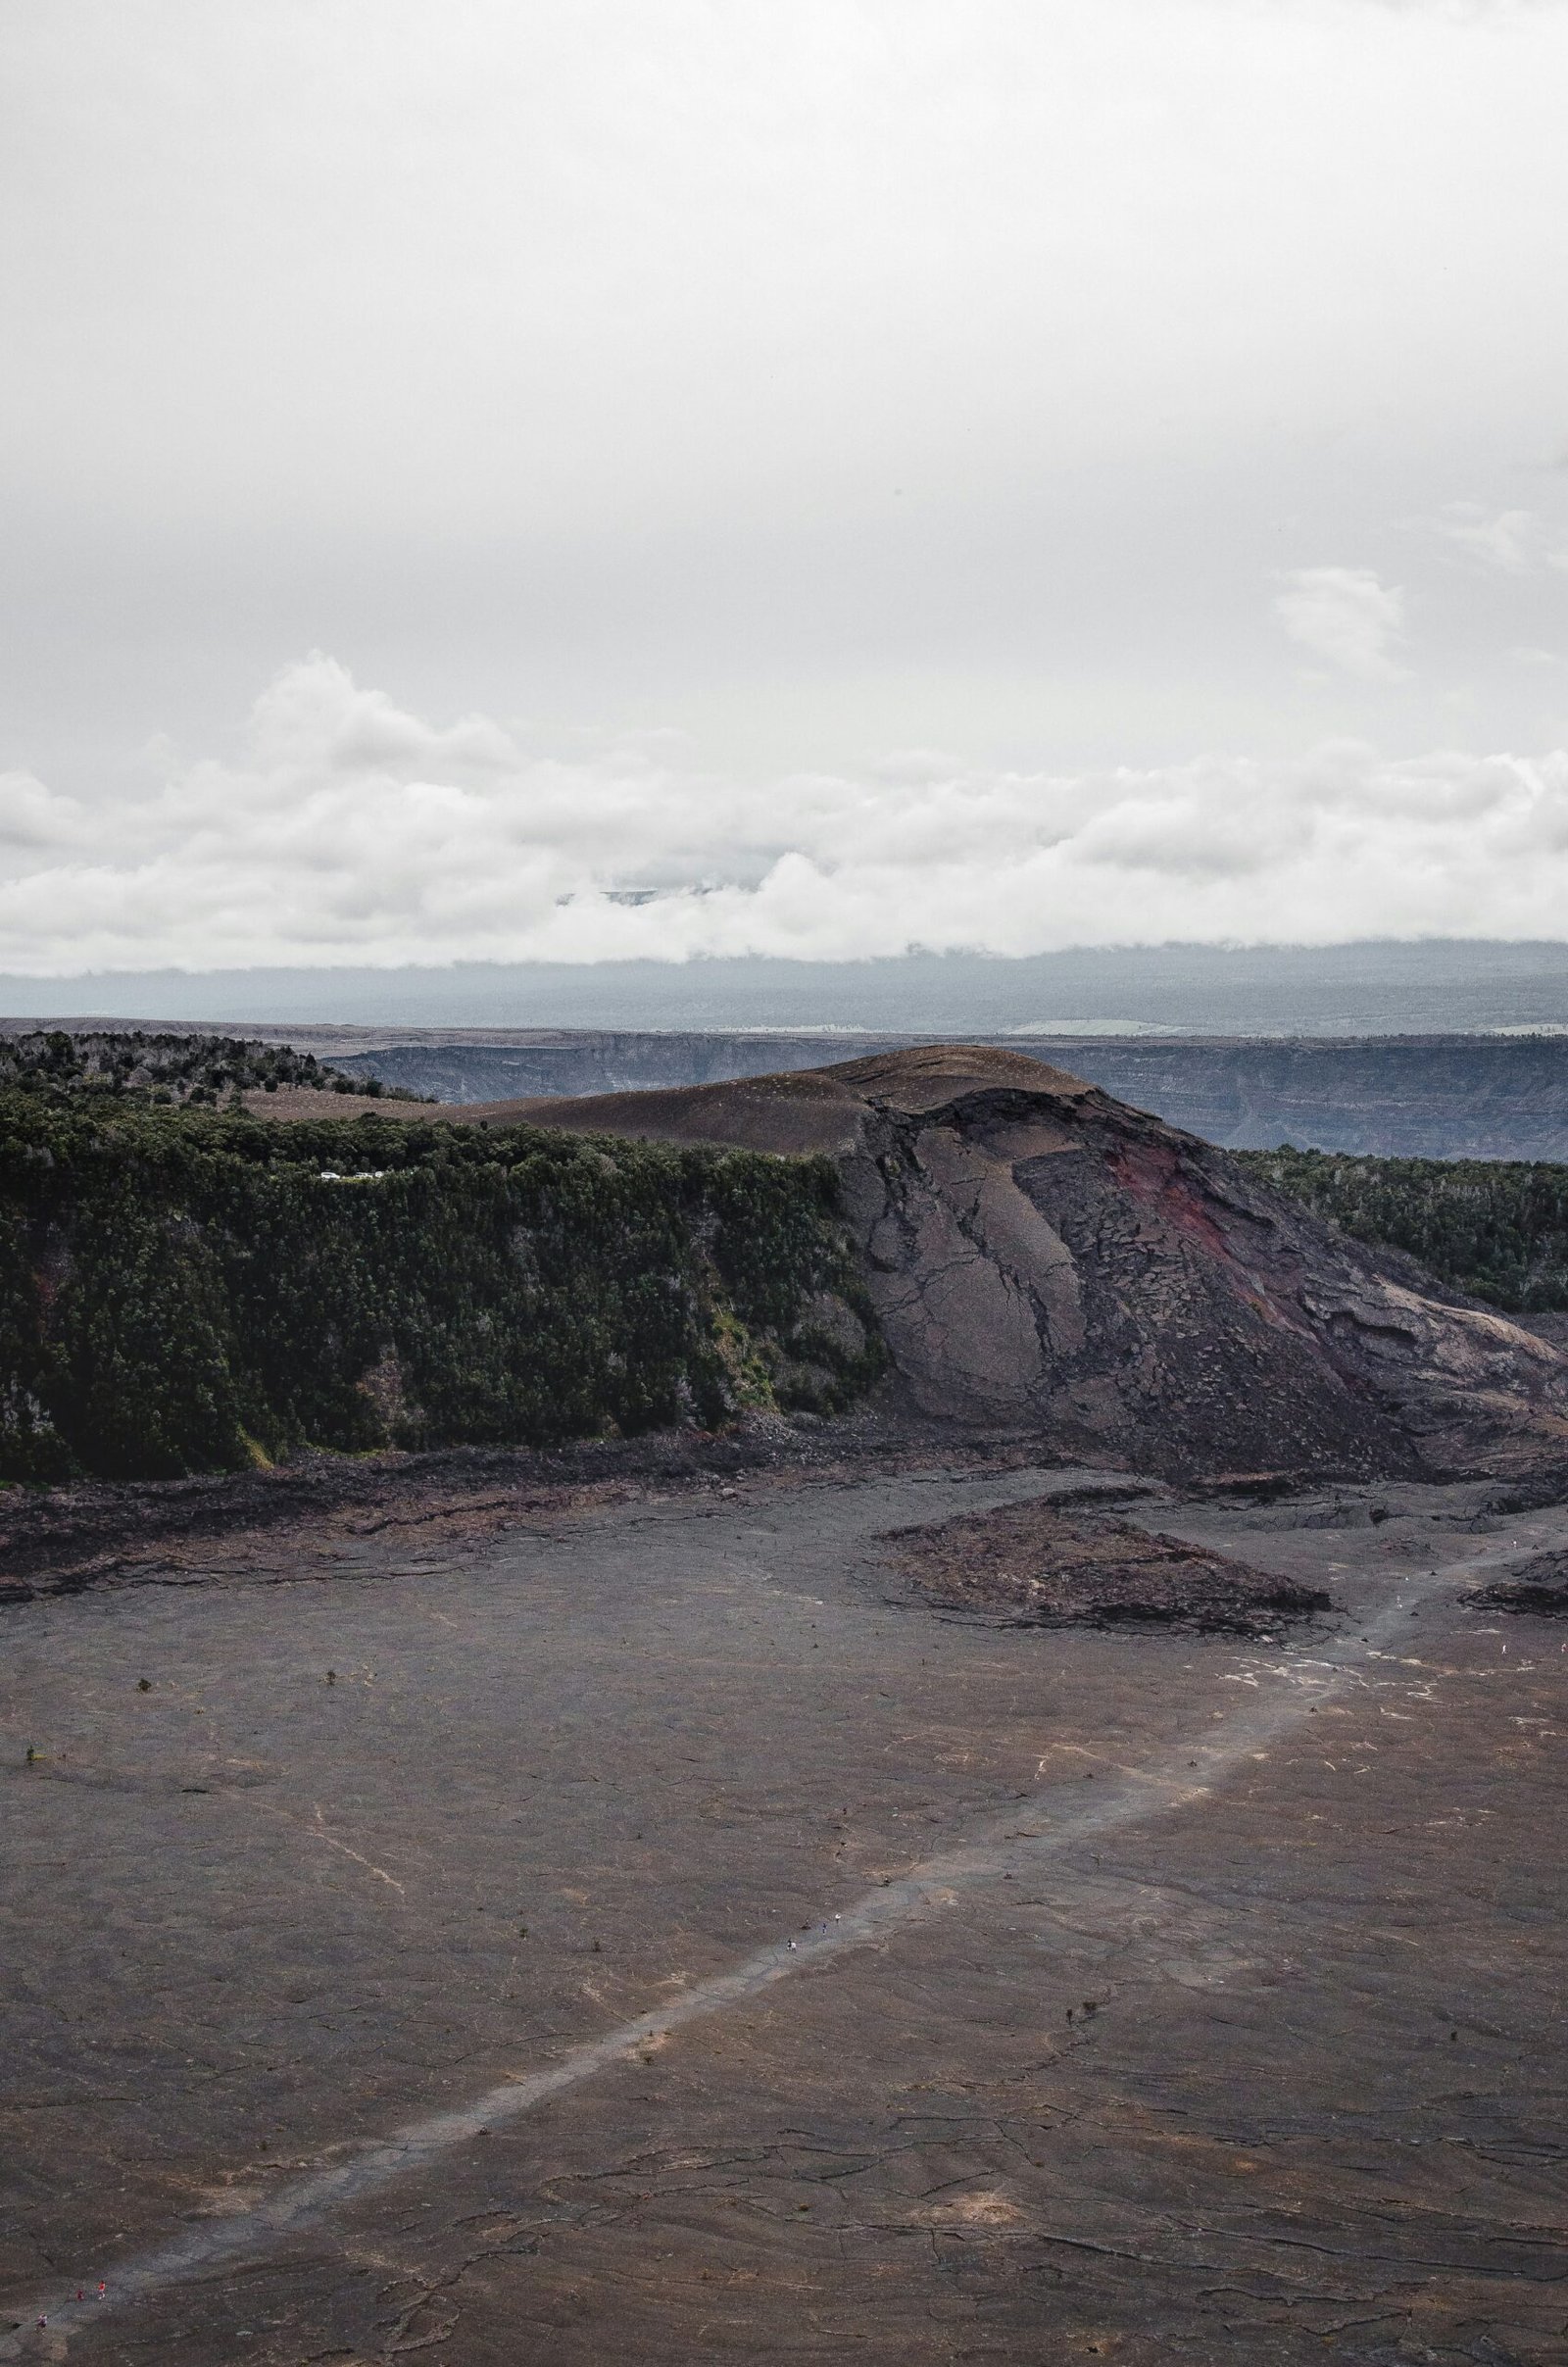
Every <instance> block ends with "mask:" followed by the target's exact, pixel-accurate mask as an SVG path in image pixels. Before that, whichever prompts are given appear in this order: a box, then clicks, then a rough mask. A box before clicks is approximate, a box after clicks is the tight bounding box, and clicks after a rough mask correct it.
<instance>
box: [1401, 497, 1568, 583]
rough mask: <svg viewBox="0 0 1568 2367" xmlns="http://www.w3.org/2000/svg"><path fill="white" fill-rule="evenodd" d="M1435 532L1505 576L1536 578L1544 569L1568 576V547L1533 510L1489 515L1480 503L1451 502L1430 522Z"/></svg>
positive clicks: (1476, 561)
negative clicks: (1551, 568)
mask: <svg viewBox="0 0 1568 2367" xmlns="http://www.w3.org/2000/svg"><path fill="white" fill-rule="evenodd" d="M1431 524H1432V528H1433V531H1434V532H1435V533H1437V534H1439V535H1441V537H1442V538H1443V540H1444V541H1445V542H1446V543H1448V544H1449V545H1450V546H1451V547H1452V548H1453V549H1454V550H1456V551H1458V552H1460V553H1462V555H1463V556H1464V557H1465V558H1466V559H1468V560H1471V561H1473V562H1474V563H1475V564H1476V565H1477V566H1478V567H1492V568H1495V569H1496V570H1497V571H1498V572H1499V573H1500V574H1504V575H1533V574H1535V573H1536V572H1537V570H1538V569H1539V568H1541V567H1555V568H1557V569H1558V570H1559V571H1561V572H1568V547H1564V546H1563V545H1562V544H1561V543H1560V542H1559V541H1558V540H1556V539H1555V538H1554V529H1553V528H1552V527H1551V526H1549V525H1548V524H1547V523H1546V521H1545V519H1544V518H1538V517H1537V515H1536V513H1535V512H1534V511H1533V510H1499V511H1496V512H1490V511H1487V510H1485V509H1483V508H1482V506H1481V504H1480V503H1479V502H1448V503H1446V505H1445V507H1444V508H1443V509H1442V510H1441V511H1440V512H1439V513H1438V516H1437V517H1436V518H1433V519H1432V520H1431Z"/></svg>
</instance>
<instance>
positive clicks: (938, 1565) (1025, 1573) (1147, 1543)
mask: <svg viewBox="0 0 1568 2367" xmlns="http://www.w3.org/2000/svg"><path fill="white" fill-rule="evenodd" d="M887 1543H888V1544H889V1545H891V1546H892V1547H893V1548H894V1549H895V1551H894V1553H893V1556H892V1558H893V1563H894V1567H895V1568H896V1569H897V1570H898V1571H899V1573H900V1574H901V1575H902V1576H903V1577H905V1578H906V1579H907V1581H908V1582H909V1584H910V1585H911V1587H912V1588H913V1590H914V1591H915V1593H916V1594H917V1595H919V1596H920V1597H921V1599H922V1600H923V1601H925V1602H927V1603H932V1604H933V1605H935V1606H936V1607H937V1608H939V1609H942V1610H949V1611H967V1612H973V1613H976V1614H979V1615H982V1616H985V1617H989V1618H994V1619H1000V1620H1001V1621H1003V1622H1004V1623H1005V1625H1007V1626H1010V1627H1118V1626H1141V1627H1152V1626H1160V1627H1172V1628H1183V1629H1188V1630H1192V1629H1199V1630H1204V1631H1207V1632H1210V1633H1216V1632H1217V1633H1223V1634H1229V1635H1254V1636H1261V1635H1268V1634H1272V1633H1273V1632H1274V1631H1275V1629H1277V1627H1278V1625H1279V1623H1280V1621H1281V1620H1282V1619H1286V1618H1302V1617H1306V1616H1308V1615H1310V1614H1311V1613H1313V1612H1315V1611H1326V1610H1329V1609H1331V1608H1332V1607H1333V1605H1332V1603H1331V1602H1330V1599H1329V1597H1328V1596H1327V1595H1326V1594H1324V1593H1322V1592H1321V1591H1320V1590H1319V1589H1318V1588H1316V1587H1309V1586H1301V1585H1299V1584H1298V1582H1297V1581H1296V1580H1295V1579H1292V1578H1285V1577H1281V1576H1280V1575H1278V1574H1277V1573H1275V1572H1272V1571H1268V1570H1257V1569H1252V1568H1250V1566H1249V1564H1248V1563H1246V1562H1244V1561H1235V1560H1232V1559H1231V1557H1230V1556H1229V1555H1228V1554H1224V1553H1215V1552H1212V1551H1209V1550H1200V1549H1197V1548H1195V1547H1193V1546H1191V1545H1187V1544H1184V1543H1183V1542H1182V1541H1181V1540H1180V1539H1179V1538H1172V1537H1161V1536H1158V1535H1151V1534H1150V1533H1149V1532H1148V1531H1147V1530H1145V1529H1137V1528H1134V1527H1133V1526H1132V1525H1131V1523H1130V1522H1128V1521H1125V1520H1116V1519H1114V1518H1110V1517H1107V1516H1105V1515H1098V1516H1097V1515H1093V1514H1091V1515H1089V1516H1087V1517H1086V1516H1084V1515H1081V1514H1080V1515H1073V1514H1069V1513H1065V1512H1060V1511H1057V1510H1056V1509H1055V1508H1054V1506H1053V1505H1052V1504H1050V1503H1049V1502H1044V1503H1031V1504H1006V1505H1004V1506H1003V1507H1002V1508H1001V1509H1000V1510H998V1511H995V1512H988V1513H983V1514H981V1515H980V1516H978V1517H970V1516H968V1515H960V1517H959V1518H957V1519H956V1520H943V1521H936V1522H934V1523H932V1524H931V1525H929V1526H926V1527H921V1528H912V1529H896V1530H892V1531H890V1532H889V1535H888V1538H887Z"/></svg>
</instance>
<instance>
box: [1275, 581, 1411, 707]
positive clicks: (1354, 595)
mask: <svg viewBox="0 0 1568 2367" xmlns="http://www.w3.org/2000/svg"><path fill="white" fill-rule="evenodd" d="M1285 587H1286V588H1285V590H1284V591H1283V592H1281V593H1280V594H1279V596H1278V598H1277V599H1276V600H1275V603H1274V613H1275V615H1276V616H1278V617H1279V620H1280V622H1281V624H1283V626H1284V627H1285V630H1286V631H1287V633H1289V635H1290V637H1291V639H1292V640H1293V641H1297V642H1299V644H1300V646H1301V647H1302V648H1303V649H1309V650H1311V651H1312V653H1313V654H1314V656H1316V657H1319V658H1328V659H1331V660H1332V662H1333V663H1334V664H1335V665H1336V666H1343V667H1344V669H1345V671H1346V672H1347V673H1349V674H1355V675H1356V676H1358V678H1359V679H1360V680H1361V681H1363V682H1401V681H1403V680H1404V679H1405V678H1406V675H1405V669H1404V668H1403V667H1402V666H1397V665H1396V664H1395V662H1394V660H1393V658H1392V657H1391V656H1390V654H1389V645H1390V643H1391V642H1397V641H1398V640H1399V639H1400V638H1401V636H1402V634H1403V630H1404V594H1403V592H1402V591H1401V590H1400V589H1399V588H1398V587H1397V586H1396V585H1389V584H1384V583H1381V582H1380V581H1379V579H1378V577H1377V575H1376V574H1375V573H1374V571H1373V570H1372V568H1371V567H1297V568H1294V569H1293V570H1292V572H1291V573H1290V574H1289V575H1287V576H1286V578H1285Z"/></svg>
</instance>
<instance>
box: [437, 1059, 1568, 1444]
mask: <svg viewBox="0 0 1568 2367" xmlns="http://www.w3.org/2000/svg"><path fill="white" fill-rule="evenodd" d="M464 1115H465V1116H466V1117H470V1118H472V1119H475V1120H478V1121H482V1122H484V1121H487V1122H489V1123H492V1124H494V1123H502V1122H506V1121H507V1120H509V1119H510V1120H517V1119H524V1118H525V1119H527V1120H528V1121H529V1122H530V1123H532V1124H535V1125H549V1126H561V1127H569V1128H571V1129H572V1130H574V1131H583V1132H591V1133H603V1134H614V1135H629V1136H634V1137H645V1138H649V1139H656V1140H665V1141H680V1142H718V1143H733V1144H744V1145H746V1146H748V1147H750V1148H752V1149H757V1150H766V1151H773V1152H785V1153H789V1152H795V1153H801V1152H808V1151H812V1152H816V1151H826V1152H829V1153H831V1154H832V1155H833V1156H834V1157H835V1158H836V1159H838V1162H839V1165H840V1170H841V1173H842V1176H843V1182H844V1192H845V1198H846V1202H847V1205H848V1207H849V1209H850V1211H851V1215H852V1219H853V1224H854V1229H855V1233H856V1236H857V1239H858V1243H859V1245H860V1249H861V1253H862V1256H863V1257H864V1260H865V1268H866V1272H867V1275H868V1278H869V1283H870V1289H871V1294H872V1299H873V1302H874V1306H875V1309H876V1312H877V1315H878V1318H879V1320H880V1322H881V1325H882V1329H883V1332H884V1335H885V1338H886V1342H887V1345H888V1348H889V1350H890V1352H891V1355H892V1359H893V1363H894V1366H895V1368H896V1374H897V1383H896V1386H897V1389H898V1390H899V1392H900V1393H901V1394H902V1396H903V1399H904V1401H905V1402H906V1403H907V1405H910V1406H911V1407H912V1408H914V1409H916V1410H918V1411H919V1412H921V1413H923V1414H925V1415H928V1416H935V1417H939V1418H943V1419H947V1420H956V1421H958V1422H962V1423H967V1424H971V1425H974V1426H977V1427H986V1428H990V1429H993V1430H995V1429H999V1428H1011V1429H1016V1430H1019V1431H1023V1432H1027V1433H1030V1434H1032V1435H1035V1436H1038V1437H1041V1438H1043V1439H1045V1440H1047V1441H1049V1442H1050V1443H1051V1445H1052V1446H1053V1447H1054V1448H1055V1449H1057V1450H1059V1451H1061V1452H1064V1453H1070V1454H1072V1455H1084V1456H1086V1457H1089V1458H1092V1459H1097V1460H1101V1461H1103V1460H1106V1459H1107V1458H1109V1459H1113V1460H1116V1461H1118V1462H1120V1463H1122V1464H1124V1465H1128V1466H1132V1467H1136V1468H1141V1469H1146V1470H1152V1471H1160V1472H1169V1473H1173V1474H1175V1473H1182V1474H1187V1475H1196V1474H1202V1473H1216V1472H1224V1471H1260V1470H1311V1469H1318V1470H1326V1469H1334V1470H1342V1471H1346V1472H1362V1473H1369V1474H1370V1473H1374V1472H1381V1473H1397V1472H1401V1471H1404V1472H1412V1473H1414V1472H1418V1471H1421V1470H1423V1469H1425V1470H1445V1469H1463V1468H1473V1467H1476V1465H1477V1464H1478V1462H1485V1461H1487V1460H1488V1459H1491V1460H1493V1461H1496V1460H1497V1459H1498V1458H1501V1459H1504V1460H1506V1459H1507V1458H1508V1457H1509V1456H1510V1455H1515V1456H1517V1455H1526V1454H1534V1455H1539V1454H1541V1453H1543V1452H1559V1453H1560V1452H1561V1449H1562V1447H1563V1444H1564V1442H1565V1440H1568V1358H1565V1356H1563V1355H1562V1354H1560V1353H1559V1352H1558V1350H1557V1349H1555V1348H1554V1347H1553V1346H1552V1345H1550V1344H1549V1343H1548V1342H1546V1341H1544V1340H1543V1339H1541V1338H1539V1337H1537V1336H1536V1335H1534V1334H1532V1333H1530V1332H1528V1331H1525V1330H1523V1329H1521V1328H1520V1327H1519V1326H1518V1325H1517V1324H1514V1323H1511V1322H1509V1321H1507V1320H1506V1319H1505V1318H1504V1317H1502V1316H1499V1315H1497V1314H1495V1313H1493V1312H1490V1311H1488V1310H1486V1309H1484V1308H1481V1307H1475V1306H1473V1305H1470V1304H1468V1303H1465V1302H1462V1301H1460V1300H1458V1299H1457V1298H1456V1297H1455V1296H1453V1295H1450V1294H1446V1293H1444V1292H1443V1291H1442V1288H1441V1286H1440V1285H1438V1284H1436V1283H1428V1282H1426V1280H1425V1278H1423V1277H1422V1276H1420V1274H1419V1272H1418V1270H1417V1269H1415V1268H1413V1267H1411V1266H1408V1265H1407V1264H1401V1263H1400V1262H1399V1261H1397V1260H1395V1259H1393V1258H1390V1257H1383V1256H1380V1255H1379V1254H1377V1253H1374V1252H1372V1251H1370V1250H1367V1249H1364V1248H1362V1247H1360V1246H1359V1245H1357V1244H1356V1243H1354V1242H1351V1241H1349V1240H1348V1239H1346V1238H1345V1237H1344V1236H1342V1235H1340V1234H1338V1233H1336V1232H1335V1231H1333V1230H1332V1229H1331V1228H1329V1227H1328V1226H1326V1225H1324V1224H1323V1223H1321V1222H1320V1221H1319V1220H1318V1219H1316V1218H1315V1217H1313V1216H1312V1215H1311V1214H1310V1213H1309V1212H1308V1211H1307V1210H1306V1209H1305V1208H1301V1207H1300V1206H1299V1204H1297V1203H1294V1202H1292V1201H1290V1200H1288V1199H1286V1198H1285V1197H1283V1196H1282V1195H1280V1194H1277V1193H1274V1192H1271V1191H1269V1190H1267V1189H1266V1188H1264V1187H1263V1186H1261V1185H1260V1184H1258V1183H1256V1182H1254V1181H1253V1180H1251V1179H1250V1177H1249V1176H1248V1175H1247V1174H1246V1173H1245V1172H1244V1171H1243V1170H1242V1169H1241V1168H1240V1167H1239V1166H1238V1165H1237V1164H1236V1163H1235V1162H1234V1161H1233V1160H1231V1159H1229V1158H1227V1157H1226V1155H1225V1154H1224V1153H1223V1152H1220V1151H1217V1150H1215V1149H1213V1148H1212V1147H1211V1146H1210V1145H1208V1144H1206V1143H1202V1142H1200V1141H1198V1140H1197V1139H1196V1138H1195V1137H1193V1136H1191V1135H1186V1134H1182V1133H1179V1132H1178V1131H1177V1130H1176V1129H1175V1128H1173V1127H1171V1126H1168V1125H1166V1124H1164V1123H1163V1122H1162V1121H1161V1120H1160V1119H1158V1118H1154V1117H1150V1116H1147V1115H1145V1114H1144V1113H1142V1112H1141V1111H1138V1110H1131V1109H1128V1108H1127V1107H1125V1106H1124V1105H1123V1104H1121V1103H1118V1102H1114V1101H1112V1100H1111V1099H1110V1098H1109V1097H1108V1096H1107V1095H1105V1094H1104V1093H1102V1092H1100V1091H1099V1090H1098V1089H1097V1088H1095V1087H1093V1086H1090V1085H1086V1084H1084V1083H1083V1082H1082V1081H1081V1080H1080V1079H1078V1078H1076V1077H1071V1076H1068V1075H1066V1074H1065V1073H1063V1072H1062V1071H1061V1070H1059V1069H1054V1068H1051V1067H1048V1066H1046V1065H1045V1064H1044V1063H1042V1062H1040V1061H1038V1060H1030V1059H1029V1058H1027V1056H1025V1055H1024V1054H1021V1053H1015V1052H1007V1051H1001V1050H997V1049H993V1048H990V1047H985V1046H954V1045H943V1046H935V1047H929V1048H926V1049H924V1050H921V1051H915V1052H903V1053H896V1054H892V1055H888V1056H877V1057H872V1058H870V1059H865V1060H850V1061H846V1062H844V1063H842V1064H840V1065H838V1066H835V1067H831V1068H823V1069H815V1070H810V1071H807V1072H804V1073H795V1074H787V1075H781V1076H773V1077H756V1078H749V1079H746V1080H744V1081H742V1082H738V1083H733V1084H714V1085H706V1086H697V1087H694V1088H691V1089H688V1090H686V1091H678V1092H668V1093H640V1094H617V1095H610V1096H603V1097H595V1098H592V1099H585V1100H577V1101H571V1102H566V1103H563V1102H560V1101H556V1102H524V1103H510V1104H495V1105H491V1106H490V1107H489V1108H488V1109H483V1108H479V1109H473V1110H466V1111H465V1112H464Z"/></svg>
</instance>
